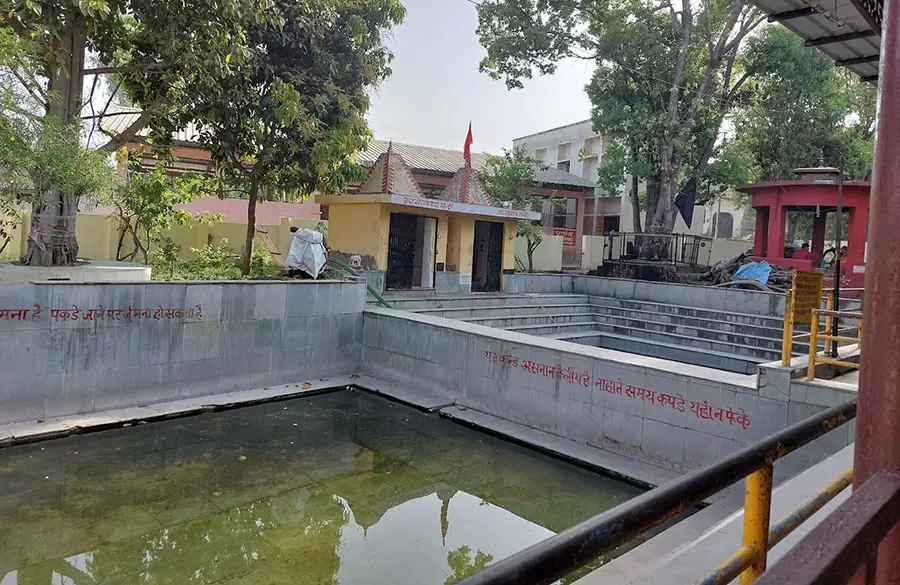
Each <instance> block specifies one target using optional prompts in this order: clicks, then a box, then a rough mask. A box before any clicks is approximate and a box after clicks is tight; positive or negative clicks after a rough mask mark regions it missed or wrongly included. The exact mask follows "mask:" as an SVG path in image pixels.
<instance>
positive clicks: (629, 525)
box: [458, 400, 856, 585]
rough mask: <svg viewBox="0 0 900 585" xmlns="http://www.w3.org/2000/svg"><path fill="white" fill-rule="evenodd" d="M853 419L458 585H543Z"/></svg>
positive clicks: (596, 522)
mask: <svg viewBox="0 0 900 585" xmlns="http://www.w3.org/2000/svg"><path fill="white" fill-rule="evenodd" d="M855 416H856V400H852V401H850V402H847V403H845V404H842V405H840V406H835V407H833V408H830V409H828V410H825V411H823V412H820V413H818V414H816V415H814V416H811V417H809V418H807V419H805V420H802V421H800V422H798V423H796V424H794V425H791V426H789V427H787V428H785V429H782V430H781V431H779V432H777V433H775V434H773V435H770V436H768V437H766V438H765V439H762V440H760V441H757V442H756V443H753V444H752V445H748V446H747V447H744V448H743V449H741V450H740V451H738V452H736V453H733V454H731V455H729V456H727V457H724V458H723V459H721V460H719V461H717V462H715V463H712V464H711V465H707V466H706V467H703V468H701V469H698V470H696V471H693V472H691V473H688V474H687V475H684V476H682V477H680V478H678V479H675V480H673V481H671V482H669V483H667V484H665V485H662V486H659V487H657V488H655V489H653V490H650V491H649V492H646V493H644V494H641V495H640V496H638V497H636V498H634V499H631V500H628V501H627V502H625V503H623V504H621V505H619V506H616V507H615V508H613V509H611V510H607V511H606V512H603V513H602V514H599V515H597V516H594V517H593V518H590V519H588V520H585V521H584V522H582V523H580V524H577V525H576V526H573V527H572V528H569V529H567V530H564V531H563V532H560V533H559V534H556V535H554V536H551V537H550V538H548V539H546V540H544V541H541V542H539V543H537V544H535V545H533V546H531V547H529V548H527V549H525V550H523V551H521V552H519V553H516V554H514V555H513V556H511V557H508V558H506V559H503V560H501V561H499V562H498V563H496V564H494V565H491V566H489V567H487V568H485V569H483V570H482V571H480V572H478V573H476V574H475V575H472V576H471V577H468V578H466V579H463V580H462V581H460V582H459V583H458V585H526V584H527V585H547V584H549V583H552V582H554V581H556V580H557V579H560V578H562V577H564V576H565V575H567V574H569V573H571V572H572V571H574V570H576V569H578V568H580V567H583V566H584V565H586V564H587V563H589V562H590V561H592V560H593V559H595V558H597V557H599V556H600V555H602V554H605V553H608V552H610V551H611V550H614V549H615V548H616V547H618V546H621V545H623V544H625V543H627V542H628V541H630V540H632V539H633V538H635V537H636V536H639V535H641V534H643V533H644V532H646V531H648V530H650V529H652V528H655V527H656V526H659V525H660V524H662V523H664V522H666V521H667V520H669V519H671V518H673V517H674V516H676V515H678V514H680V513H681V512H683V511H685V510H686V509H688V508H689V507H691V506H694V505H696V504H699V503H700V502H702V501H703V500H705V499H706V498H708V497H709V496H711V495H713V494H715V493H717V492H719V491H721V490H723V489H724V488H726V487H728V486H730V485H732V484H734V483H736V482H738V481H740V480H741V479H743V478H744V477H746V476H748V475H750V474H751V473H753V472H755V471H757V470H759V469H761V468H763V467H764V466H767V465H771V464H772V462H774V461H775V460H777V459H780V458H782V457H784V456H786V455H788V454H789V453H791V452H793V451H795V450H797V449H799V448H800V447H802V446H803V445H806V444H807V443H809V442H810V441H813V440H815V439H817V438H819V437H821V436H822V435H824V434H825V433H827V432H829V431H831V430H832V429H834V428H836V427H838V426H840V425H842V424H844V423H846V422H847V421H849V420H851V419H852V418H854V417H855Z"/></svg>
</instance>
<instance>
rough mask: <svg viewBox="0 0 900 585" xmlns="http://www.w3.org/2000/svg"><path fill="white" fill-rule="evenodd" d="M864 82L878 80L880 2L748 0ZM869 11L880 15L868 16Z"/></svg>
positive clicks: (861, 0)
mask: <svg viewBox="0 0 900 585" xmlns="http://www.w3.org/2000/svg"><path fill="white" fill-rule="evenodd" d="M750 2H751V3H752V4H754V5H756V6H757V7H759V8H760V9H762V10H763V11H765V13H766V14H768V15H769V20H771V21H776V22H781V24H783V25H784V26H786V27H787V28H788V29H790V30H791V31H793V32H794V33H796V34H798V35H800V36H801V37H803V38H804V39H805V40H806V44H807V45H808V46H813V47H815V48H817V49H818V50H820V51H822V52H823V53H825V54H826V55H828V56H829V57H831V58H832V59H834V60H835V62H836V63H837V64H838V65H841V66H844V67H847V68H848V69H849V70H851V71H853V72H854V73H856V74H857V75H859V76H860V77H861V78H863V79H864V80H866V81H875V80H877V78H878V59H877V58H876V57H877V56H878V54H879V50H880V47H881V14H880V11H881V9H880V7H881V5H882V0H750ZM866 6H868V7H869V8H866ZM870 10H875V11H876V12H879V13H878V14H876V15H874V16H873V15H872V14H870Z"/></svg>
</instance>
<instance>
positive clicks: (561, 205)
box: [541, 199, 578, 229]
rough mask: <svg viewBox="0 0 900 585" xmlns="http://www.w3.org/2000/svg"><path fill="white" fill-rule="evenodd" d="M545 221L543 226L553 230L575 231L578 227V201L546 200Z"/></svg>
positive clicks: (542, 223) (543, 220)
mask: <svg viewBox="0 0 900 585" xmlns="http://www.w3.org/2000/svg"><path fill="white" fill-rule="evenodd" d="M542 207H543V209H542V210H541V211H542V213H543V219H542V221H541V225H543V226H544V227H551V228H566V229H575V228H576V227H577V225H578V224H577V219H578V216H577V212H578V200H577V199H554V200H553V201H552V202H551V201H550V200H549V199H545V200H544V204H543V206H542Z"/></svg>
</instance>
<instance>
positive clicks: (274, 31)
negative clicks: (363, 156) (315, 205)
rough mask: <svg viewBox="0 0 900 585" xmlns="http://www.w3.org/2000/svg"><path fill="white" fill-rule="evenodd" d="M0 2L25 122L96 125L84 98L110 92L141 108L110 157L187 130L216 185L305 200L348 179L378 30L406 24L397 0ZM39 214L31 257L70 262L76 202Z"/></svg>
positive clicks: (46, 203) (376, 71) (49, 203)
mask: <svg viewBox="0 0 900 585" xmlns="http://www.w3.org/2000/svg"><path fill="white" fill-rule="evenodd" d="M0 2H3V6H2V8H3V18H4V20H3V26H2V27H0V28H2V32H0V53H3V54H4V56H5V58H4V56H0V80H5V79H7V78H10V79H13V80H15V81H17V82H20V83H21V84H22V85H24V86H25V87H26V90H25V91H26V92H27V94H28V96H29V97H30V98H32V99H33V100H34V101H35V102H37V103H39V104H40V106H41V108H38V109H35V108H23V109H24V111H25V114H26V115H27V113H28V112H29V111H31V112H35V111H37V112H38V113H37V114H36V115H33V116H32V117H33V118H46V119H53V120H55V121H57V122H59V124H60V125H62V126H68V125H71V124H76V123H78V122H80V121H81V117H82V113H83V112H82V109H83V107H84V106H87V107H89V108H90V109H91V112H90V116H89V117H91V118H100V117H102V116H103V115H104V114H105V108H104V110H103V111H101V112H100V113H95V112H94V109H93V106H94V100H93V94H94V91H95V90H96V89H97V87H110V88H111V95H110V96H109V98H108V100H107V102H106V107H108V106H109V104H110V103H112V102H113V101H114V100H115V99H117V98H116V96H117V95H121V93H125V95H126V98H127V101H128V102H130V103H132V104H134V105H135V106H137V107H139V108H141V110H142V114H141V115H140V116H139V118H138V119H137V120H136V121H135V122H134V123H133V124H131V125H130V127H129V128H127V129H125V130H124V131H123V132H121V133H120V134H118V135H116V136H110V140H109V141H108V143H107V144H106V145H104V147H103V149H104V150H105V151H107V152H111V151H113V150H115V149H116V148H118V147H119V146H121V145H123V144H125V143H127V142H129V141H131V140H132V139H134V137H135V136H136V135H137V133H138V132H139V131H140V130H141V129H143V128H149V129H150V134H151V137H150V141H151V142H154V143H156V144H160V145H162V144H165V143H166V142H168V141H169V139H170V137H171V136H172V134H173V133H174V132H176V131H177V130H180V129H184V128H185V127H187V126H188V124H192V123H193V124H196V127H197V128H198V129H199V132H200V137H201V143H202V144H203V146H204V147H205V148H207V149H208V150H209V151H210V152H211V153H212V155H213V158H214V160H215V162H216V163H217V168H218V171H219V172H220V173H221V176H222V178H223V179H224V180H226V181H229V182H230V183H232V184H243V185H244V187H243V188H244V189H245V190H247V191H248V192H249V191H251V190H253V191H258V189H259V186H260V185H265V186H266V189H267V192H271V191H274V190H281V191H297V192H303V193H309V192H311V191H312V190H316V189H327V188H335V187H337V186H339V185H341V184H342V183H343V182H344V181H346V180H347V179H348V178H352V176H353V173H354V167H353V166H352V165H349V164H348V162H349V161H348V156H349V155H350V153H351V152H353V151H354V150H356V149H358V148H360V147H361V146H362V145H364V143H365V140H366V139H367V137H368V129H367V127H366V124H365V121H364V119H363V115H364V114H365V111H366V109H367V108H368V95H367V93H366V92H367V90H368V89H369V88H370V87H372V86H373V85H376V84H377V83H378V82H379V81H381V80H382V79H384V77H386V76H387V75H388V74H389V73H390V69H389V62H390V60H391V54H390V52H389V51H388V50H387V49H386V48H385V45H384V42H383V41H384V35H385V33H386V32H387V31H388V30H389V29H390V28H391V27H392V26H394V25H395V24H397V23H399V22H400V21H401V20H402V18H403V16H404V9H403V7H402V5H401V4H400V3H399V1H398V0H309V1H307V2H302V3H301V2H290V1H288V0H252V1H251V0H192V1H191V2H169V3H166V4H165V5H164V6H161V5H160V4H159V3H158V2H154V1H151V0H79V1H78V2H76V1H75V0H51V1H48V2H31V1H27V2H11V1H10V0H5V1H4V0H0ZM10 39H12V40H15V43H12V42H6V41H8V40H10ZM13 49H15V50H13ZM86 55H87V58H86ZM95 61H96V63H94V62H95ZM89 62H90V63H89ZM94 65H96V66H94ZM4 73H5V74H7V75H4ZM27 74H30V75H27ZM99 75H112V76H113V80H112V83H108V84H107V83H103V84H101V83H98V77H97V76H99ZM85 81H87V84H86V83H85ZM88 85H89V86H90V94H89V95H88V96H87V98H86V99H83V98H84V96H83V93H84V91H83V90H84V89H86V88H87V86H88ZM6 101H7V102H8V103H15V100H6ZM35 207H36V214H35V216H34V217H35V218H43V219H41V220H40V221H33V222H32V234H33V235H34V238H31V239H30V241H29V246H30V248H29V254H28V257H27V258H26V260H27V261H29V262H31V263H36V264H51V263H55V264H66V263H71V262H72V261H74V259H75V256H76V254H77V243H76V242H75V238H74V216H75V213H76V212H75V211H74V210H77V195H75V194H72V193H67V192H65V189H59V188H54V189H53V190H52V193H48V194H47V195H46V196H44V197H42V198H41V199H40V200H39V201H37V202H36V204H35ZM251 207H254V206H251ZM251 219H252V218H251ZM250 223H251V228H252V223H253V222H252V220H251V222H250ZM51 233H52V234H57V235H59V234H62V237H55V238H52V239H53V241H51V238H50V237H49V234H51ZM248 238H249V241H250V242H251V243H252V236H251V235H250V234H249V233H248ZM31 240H33V241H31Z"/></svg>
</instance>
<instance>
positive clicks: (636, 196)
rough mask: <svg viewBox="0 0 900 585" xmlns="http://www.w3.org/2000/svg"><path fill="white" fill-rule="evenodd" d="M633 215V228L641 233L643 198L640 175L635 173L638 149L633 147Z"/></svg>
mask: <svg viewBox="0 0 900 585" xmlns="http://www.w3.org/2000/svg"><path fill="white" fill-rule="evenodd" d="M631 162H632V165H631V168H632V175H631V215H632V216H633V217H634V222H633V229H634V231H636V232H637V233H641V232H642V231H644V230H643V229H642V228H641V198H640V193H639V188H638V177H637V173H634V169H635V168H636V167H637V150H636V149H634V148H632V149H631Z"/></svg>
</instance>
